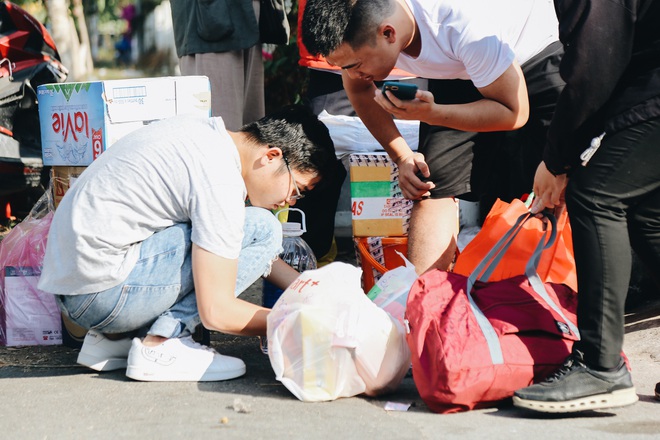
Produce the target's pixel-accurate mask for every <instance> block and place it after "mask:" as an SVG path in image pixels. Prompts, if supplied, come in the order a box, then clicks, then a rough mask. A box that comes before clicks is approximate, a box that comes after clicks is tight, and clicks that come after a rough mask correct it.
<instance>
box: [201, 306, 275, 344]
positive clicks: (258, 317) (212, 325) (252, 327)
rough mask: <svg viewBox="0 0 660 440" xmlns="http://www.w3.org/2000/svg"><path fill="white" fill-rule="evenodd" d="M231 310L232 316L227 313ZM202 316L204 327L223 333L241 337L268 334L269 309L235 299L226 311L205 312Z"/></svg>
mask: <svg viewBox="0 0 660 440" xmlns="http://www.w3.org/2000/svg"><path fill="white" fill-rule="evenodd" d="M227 310H231V315H230V314H228V313H227ZM204 312H205V313H203V314H202V310H200V316H202V323H203V324H204V327H206V328H207V329H209V330H215V331H218V332H221V333H227V334H230V335H240V336H263V335H265V334H266V317H267V316H268V313H269V312H270V310H269V309H266V308H263V307H261V306H257V305H255V304H252V303H249V302H247V301H244V300H242V299H239V298H234V301H233V303H232V304H231V305H230V307H227V308H226V309H224V310H205V311H204Z"/></svg>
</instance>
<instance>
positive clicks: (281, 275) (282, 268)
mask: <svg viewBox="0 0 660 440" xmlns="http://www.w3.org/2000/svg"><path fill="white" fill-rule="evenodd" d="M299 275H300V273H299V272H298V271H297V270H295V269H294V268H293V267H291V266H289V265H288V264H287V263H286V262H285V261H283V260H282V259H281V258H278V259H276V260H275V261H273V267H272V268H271V269H270V274H269V275H268V276H267V277H264V278H266V279H267V280H268V281H269V282H271V283H273V284H275V285H276V286H277V287H279V288H280V289H286V288H287V287H289V285H290V284H291V283H293V281H294V280H295V279H296V278H298V276H299Z"/></svg>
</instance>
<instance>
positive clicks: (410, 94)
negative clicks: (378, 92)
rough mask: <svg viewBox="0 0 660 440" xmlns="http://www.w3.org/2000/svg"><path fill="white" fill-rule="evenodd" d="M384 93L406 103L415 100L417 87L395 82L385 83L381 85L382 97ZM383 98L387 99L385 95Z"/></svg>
mask: <svg viewBox="0 0 660 440" xmlns="http://www.w3.org/2000/svg"><path fill="white" fill-rule="evenodd" d="M385 91H389V92H392V94H393V95H394V96H396V97H397V98H399V99H401V100H404V101H407V100H411V99H415V94H416V93H417V85H416V84H410V83H402V82H397V81H385V82H384V83H383V95H385ZM385 97H387V95H385Z"/></svg>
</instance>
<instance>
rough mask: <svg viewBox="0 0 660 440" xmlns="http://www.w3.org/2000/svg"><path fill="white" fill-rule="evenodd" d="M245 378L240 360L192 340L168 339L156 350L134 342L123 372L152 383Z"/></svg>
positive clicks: (243, 366)
mask: <svg viewBox="0 0 660 440" xmlns="http://www.w3.org/2000/svg"><path fill="white" fill-rule="evenodd" d="M244 374H245V363H244V362H243V361H242V360H240V359H238V358H235V357H230V356H223V355H221V354H219V353H218V352H217V351H215V350H214V349H212V348H210V347H207V346H205V345H202V344H198V343H197V342H195V341H194V340H193V339H192V337H191V336H188V337H186V338H172V339H168V340H167V341H165V342H163V343H162V344H160V345H158V346H156V347H147V346H146V345H144V344H142V341H140V339H138V338H135V339H133V344H132V346H131V350H130V352H129V353H128V367H127V368H126V376H128V377H130V378H131V379H135V380H143V381H154V382H209V381H218V380H227V379H234V378H236V377H239V376H242V375H244Z"/></svg>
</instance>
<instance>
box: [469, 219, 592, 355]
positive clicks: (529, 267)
mask: <svg viewBox="0 0 660 440" xmlns="http://www.w3.org/2000/svg"><path fill="white" fill-rule="evenodd" d="M543 216H544V217H545V218H547V219H548V220H549V221H550V224H551V230H550V231H548V230H547V228H546V230H545V231H544V233H543V235H542V236H541V238H540V239H539V242H538V244H537V245H536V248H535V249H534V252H533V253H532V255H531V256H530V258H529V260H528V261H527V264H526V266H525V276H527V278H528V280H529V282H530V285H531V286H532V289H534V291H535V292H536V293H537V294H538V295H539V296H540V297H541V298H542V299H543V300H544V301H545V302H546V304H548V306H549V307H550V308H552V309H553V310H554V311H555V312H557V313H558V314H559V315H560V316H561V317H562V319H564V320H565V321H566V323H567V325H568V326H569V328H570V329H571V331H573V333H575V335H576V336H577V337H578V338H579V337H580V333H579V331H578V329H577V327H576V326H575V325H574V324H573V323H572V322H571V321H570V320H569V319H568V318H566V316H565V315H564V313H563V312H562V310H561V307H559V306H558V305H557V304H556V303H555V302H554V301H553V300H552V298H550V296H549V295H548V292H547V291H546V289H545V285H544V284H543V281H541V278H540V277H539V275H538V273H537V271H536V269H537V267H538V264H539V261H540V260H541V255H542V254H543V251H544V250H545V249H547V248H549V247H550V246H552V245H553V244H554V242H555V240H556V238H557V220H556V218H555V216H554V215H552V214H550V213H547V212H544V213H543ZM532 217H534V215H533V214H532V213H531V212H528V213H525V214H522V215H521V216H520V217H518V219H517V220H516V223H515V224H514V225H513V226H512V227H511V228H510V229H509V230H508V231H507V232H506V233H505V234H504V235H503V236H502V237H501V238H500V239H499V240H498V241H497V242H496V243H495V244H494V245H493V247H492V249H491V250H490V251H489V252H488V253H487V254H486V256H485V257H484V258H483V259H482V260H481V261H480V262H479V264H477V266H476V267H475V269H474V270H473V271H472V273H471V274H470V276H469V277H468V279H467V288H466V294H467V297H468V302H469V304H470V308H471V309H472V312H473V313H474V316H475V318H476V320H477V323H478V324H479V327H480V328H481V331H482V332H483V334H484V337H485V338H486V342H487V344H488V350H489V352H490V356H491V360H492V362H493V364H494V365H498V364H503V363H504V355H503V353H502V347H501V345H500V341H499V338H498V337H497V332H496V331H495V329H494V328H493V325H492V324H491V323H490V321H488V318H487V317H486V315H485V314H484V313H483V312H482V311H481V309H480V308H479V306H478V305H477V304H476V302H475V301H474V298H473V297H472V293H471V292H472V288H473V287H474V283H475V282H476V281H477V280H478V281H488V278H489V277H490V275H491V274H492V273H493V271H494V269H495V267H497V265H498V264H499V263H500V262H501V260H502V258H503V256H504V254H505V253H506V252H507V251H508V250H509V247H510V246H511V243H512V242H513V240H514V239H515V237H516V236H517V235H518V232H520V230H521V229H522V227H523V225H524V224H525V223H526V222H527V221H528V220H529V219H530V218H532ZM548 234H549V236H548ZM546 237H548V239H547V241H546V239H545V238H546Z"/></svg>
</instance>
